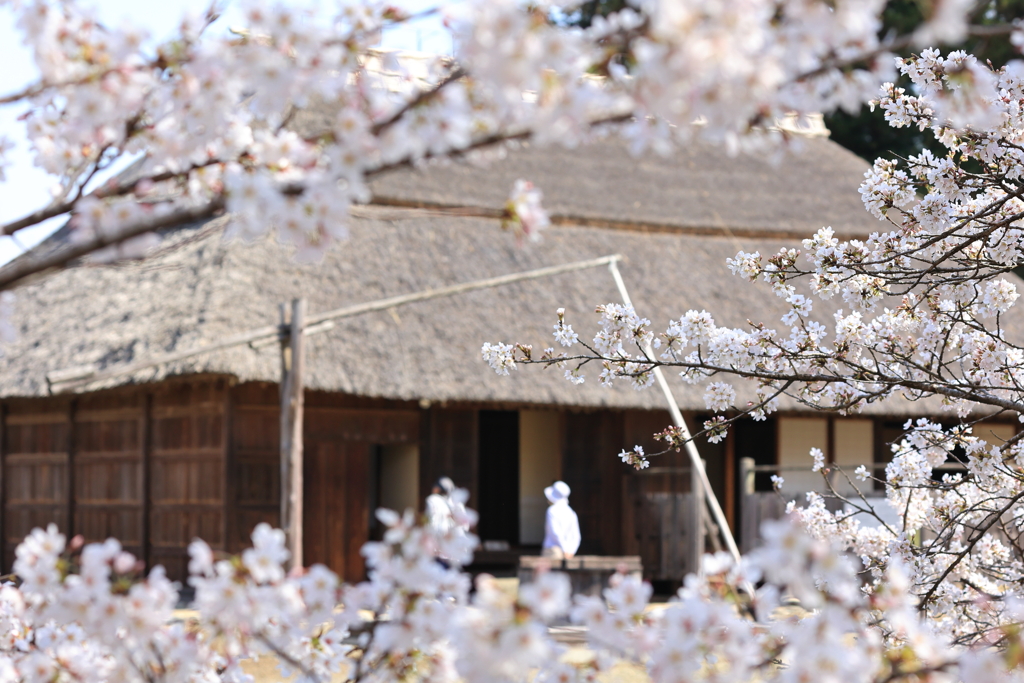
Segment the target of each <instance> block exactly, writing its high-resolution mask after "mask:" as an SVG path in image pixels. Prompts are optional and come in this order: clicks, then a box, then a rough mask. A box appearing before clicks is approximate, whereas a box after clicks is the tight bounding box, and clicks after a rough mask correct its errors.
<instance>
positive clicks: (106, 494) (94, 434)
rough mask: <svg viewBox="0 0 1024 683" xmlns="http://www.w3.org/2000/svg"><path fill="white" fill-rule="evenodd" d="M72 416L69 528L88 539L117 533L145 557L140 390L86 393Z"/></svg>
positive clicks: (143, 405) (143, 410)
mask: <svg viewBox="0 0 1024 683" xmlns="http://www.w3.org/2000/svg"><path fill="white" fill-rule="evenodd" d="M72 417H73V424H74V439H73V453H72V482H71V487H72V490H73V492H74V495H73V497H72V499H71V502H72V504H73V514H72V519H73V532H74V533H76V534H82V536H83V537H84V539H85V541H86V542H87V543H93V542H98V541H104V540H106V539H108V538H116V539H117V540H119V541H120V542H121V544H122V545H123V546H124V549H125V550H127V551H128V552H130V553H132V554H134V555H135V556H136V557H139V558H144V557H145V554H146V547H145V499H146V496H145V478H144V460H145V448H144V445H145V437H146V433H145V432H146V397H145V395H143V394H141V393H130V394H125V393H118V394H112V395H111V394H106V395H104V394H99V395H95V394H93V395H86V396H83V397H81V398H79V399H77V400H76V402H75V408H74V413H73V416H72Z"/></svg>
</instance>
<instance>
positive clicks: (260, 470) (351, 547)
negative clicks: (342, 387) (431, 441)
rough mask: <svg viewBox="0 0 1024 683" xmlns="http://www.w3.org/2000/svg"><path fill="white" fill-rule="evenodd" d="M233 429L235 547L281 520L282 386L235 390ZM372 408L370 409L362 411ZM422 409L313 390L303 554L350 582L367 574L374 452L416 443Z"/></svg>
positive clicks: (307, 414) (305, 437) (308, 422)
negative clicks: (263, 524) (264, 524)
mask: <svg viewBox="0 0 1024 683" xmlns="http://www.w3.org/2000/svg"><path fill="white" fill-rule="evenodd" d="M230 402H231V429H230V446H229V458H230V463H229V471H230V473H231V474H230V476H229V483H230V485H231V487H232V497H231V498H230V504H229V506H228V513H229V516H230V517H231V518H232V519H233V521H232V525H231V529H232V531H231V534H230V539H229V549H230V550H231V551H232V552H238V551H239V550H241V549H242V548H245V547H246V546H248V545H249V535H250V534H251V532H252V529H253V527H255V526H256V524H258V523H260V522H267V523H268V524H274V525H276V524H277V523H278V519H279V516H280V502H279V501H280V492H281V483H280V467H279V457H280V454H279V446H278V433H279V429H280V422H279V420H278V410H279V398H278V387H277V385H276V384H265V383H251V384H241V385H238V386H236V387H233V388H232V389H231V392H230ZM364 404H369V407H364V408H360V407H358V406H360V405H364ZM419 437H420V424H419V411H418V410H416V409H413V408H409V407H407V406H405V405H402V404H399V405H396V406H389V405H387V404H383V403H382V402H380V401H372V400H365V401H360V400H358V399H355V400H353V399H352V398H351V397H345V396H338V395H330V394H323V393H321V392H307V395H306V408H305V423H304V429H303V441H304V449H303V450H304V452H305V455H304V472H303V474H304V482H305V491H304V509H303V518H304V529H303V539H304V540H303V556H304V562H305V564H307V565H310V564H315V563H321V564H324V565H326V566H328V567H330V568H331V569H332V570H334V571H336V572H337V573H338V574H339V575H341V576H342V577H343V578H345V580H348V581H358V580H360V579H362V578H363V576H364V574H365V569H364V566H363V558H362V555H361V554H360V549H361V548H362V546H363V544H364V543H365V542H366V541H367V540H369V530H370V515H371V510H370V508H369V501H370V496H369V490H368V489H369V485H370V471H369V468H370V452H371V449H372V448H373V447H375V446H384V445H388V444H396V443H416V442H418V440H419Z"/></svg>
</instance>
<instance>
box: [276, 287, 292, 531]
mask: <svg viewBox="0 0 1024 683" xmlns="http://www.w3.org/2000/svg"><path fill="white" fill-rule="evenodd" d="M278 311H279V313H280V316H281V318H280V319H281V329H284V328H285V326H286V325H287V324H288V307H287V305H286V304H281V305H280V306H279V308H278ZM291 368H292V349H291V335H288V336H287V337H282V338H281V383H280V384H279V385H278V388H279V389H280V406H281V410H280V414H279V420H280V424H279V429H278V432H279V433H280V444H281V453H280V466H281V483H280V491H279V494H278V496H279V498H280V500H279V501H278V505H280V508H281V510H280V519H278V521H277V526H278V528H280V529H284V530H285V531H287V530H288V499H289V495H290V492H291V488H290V487H289V484H288V465H289V463H290V462H291V452H292V430H291V423H290V422H289V416H290V413H291V411H289V410H288V397H289V396H291V392H290V391H289V388H288V387H289V384H291V381H292V378H291Z"/></svg>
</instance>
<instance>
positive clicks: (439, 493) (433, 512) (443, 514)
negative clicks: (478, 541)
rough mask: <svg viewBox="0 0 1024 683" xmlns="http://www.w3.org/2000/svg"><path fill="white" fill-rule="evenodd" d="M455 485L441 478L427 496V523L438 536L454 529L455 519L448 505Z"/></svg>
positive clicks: (446, 478) (445, 478) (449, 480)
mask: <svg viewBox="0 0 1024 683" xmlns="http://www.w3.org/2000/svg"><path fill="white" fill-rule="evenodd" d="M454 490H455V484H454V483H453V482H452V480H451V479H449V478H448V477H441V478H440V479H438V480H437V483H436V484H434V488H433V489H432V490H431V492H430V495H429V496H427V523H428V524H429V525H430V528H431V529H433V530H434V531H435V532H437V533H438V534H446V533H448V532H449V531H450V530H451V529H452V528H454V527H455V518H454V516H453V515H452V508H451V505H449V502H448V501H449V498H450V496H451V492H452V491H454Z"/></svg>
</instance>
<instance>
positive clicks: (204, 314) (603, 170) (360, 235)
mask: <svg viewBox="0 0 1024 683" xmlns="http://www.w3.org/2000/svg"><path fill="white" fill-rule="evenodd" d="M623 154H624V151H623V150H622V148H621V147H620V146H619V145H618V143H613V142H608V143H602V144H599V145H596V146H594V147H592V148H587V149H585V150H579V151H572V152H570V151H565V150H548V151H546V152H544V154H543V155H542V154H541V153H540V152H538V151H536V150H531V149H523V150H519V151H516V152H514V153H512V154H510V158H509V159H508V160H506V161H505V162H503V163H498V164H495V165H493V166H492V167H490V168H488V169H483V170H481V169H477V168H474V167H468V166H465V165H459V164H454V165H449V166H437V167H429V168H427V169H425V170H420V171H403V172H400V173H396V174H395V175H393V176H390V177H387V178H384V179H382V180H381V181H379V182H377V183H376V184H375V186H374V190H375V192H376V193H377V194H378V195H380V196H384V195H388V196H392V197H393V198H395V199H399V200H402V201H405V202H408V203H416V202H420V201H422V202H428V203H434V204H452V205H457V206H478V207H488V208H500V207H501V206H502V205H503V203H504V200H505V197H506V195H507V192H508V189H509V187H510V185H511V180H509V179H513V180H514V178H516V177H520V176H523V175H528V176H532V177H533V178H534V179H535V180H537V181H538V182H539V183H540V184H542V185H543V187H544V191H545V193H546V195H547V197H548V201H547V203H548V204H549V206H551V208H552V210H554V211H555V212H558V211H562V212H563V213H564V215H567V216H570V215H579V216H580V217H581V219H580V221H579V222H584V223H586V222H587V221H586V218H587V216H591V215H592V216H598V215H606V216H611V217H612V218H613V219H614V221H618V220H620V219H621V220H625V221H631V220H634V219H637V220H639V221H641V222H643V221H650V222H667V221H676V223H677V224H678V225H680V226H682V228H683V229H681V230H675V231H671V230H669V231H658V230H653V231H646V232H645V231H643V230H640V231H638V230H629V229H612V228H602V227H593V226H587V227H580V226H578V225H576V226H574V225H560V226H557V227H553V228H551V229H549V230H548V231H547V232H546V236H545V239H544V241H543V242H542V243H541V244H535V245H527V246H524V247H518V246H517V245H516V243H515V240H514V238H513V237H512V236H511V235H510V234H508V233H506V232H502V231H501V229H500V224H499V221H497V220H495V219H491V218H480V217H469V216H452V215H444V214H443V213H442V212H438V211H435V210H428V209H411V208H395V207H364V208H361V209H360V210H359V211H360V214H361V217H359V218H355V219H354V220H353V222H352V226H351V231H352V237H351V239H350V240H349V241H348V242H346V243H344V244H342V245H341V246H339V247H337V248H335V249H334V250H332V251H331V252H329V253H328V254H327V255H326V257H325V258H324V260H323V261H322V262H321V263H318V264H313V265H302V264H298V263H296V262H295V261H294V260H293V259H291V257H290V255H289V253H288V251H286V250H285V249H283V248H282V247H279V246H278V245H277V244H275V243H273V242H270V241H266V242H261V243H257V244H254V245H246V244H242V243H239V242H225V241H224V240H223V239H222V228H223V225H224V224H225V222H226V221H227V220H228V219H227V218H220V219H217V220H214V221H210V222H207V223H205V224H203V225H198V226H196V225H193V226H185V227H183V228H180V229H178V230H176V231H173V232H172V233H171V234H170V235H169V236H168V238H167V239H166V241H165V243H164V245H163V246H162V247H161V248H160V249H159V251H158V252H157V254H156V255H154V256H153V257H151V258H149V259H147V260H146V261H144V262H141V263H127V264H118V265H106V266H95V265H92V266H90V265H77V266H75V267H72V268H69V269H67V270H65V271H63V272H59V273H56V274H54V275H52V276H49V277H46V278H42V279H41V280H39V281H37V282H35V283H33V284H30V285H27V286H25V287H22V288H21V289H19V290H18V302H17V313H16V315H15V321H14V322H15V324H16V326H17V328H18V330H19V336H18V339H17V340H16V341H15V342H14V343H12V344H10V345H7V346H6V347H5V355H4V357H3V358H2V360H0V395H3V396H40V395H45V394H46V392H47V385H46V381H45V377H46V374H47V373H48V372H52V371H56V370H63V369H67V368H70V367H76V366H83V365H90V364H96V365H98V366H99V367H101V368H110V367H116V366H118V365H120V364H124V363H127V362H130V361H133V360H141V359H145V358H148V357H150V356H154V355H159V354H164V353H168V352H172V351H179V350H184V349H190V348H193V347H195V346H198V345H202V344H207V343H210V342H213V341H216V340H219V339H221V338H223V337H225V336H227V335H232V334H237V333H240V332H244V331H246V330H249V329H252V328H256V327H261V326H264V325H268V324H274V323H276V322H277V320H278V305H279V304H280V303H282V302H287V301H289V300H290V299H292V298H293V297H297V296H303V297H306V298H307V299H308V310H309V312H310V314H316V313H319V312H323V311H326V310H329V309H334V308H339V307H342V306H346V305H351V304H355V303H359V302H365V301H372V300H375V299H379V298H382V297H386V296H394V295H398V294H405V293H412V292H417V291H420V290H423V289H428V288H435V287H442V286H446V285H451V284H455V283H460V282H468V281H472V280H477V279H481V278H485V277H491V276H496V275H504V274H509V273H515V272H520V271H525V270H530V269H533V268H538V267H542V266H546V265H557V264H562V263H567V262H571V261H578V260H582V259H587V258H593V257H597V256H603V255H607V254H614V253H621V254H623V255H624V256H625V257H626V261H625V262H624V263H623V264H622V265H621V270H622V273H623V277H624V278H625V280H626V283H627V286H628V287H629V288H630V291H631V294H632V297H633V299H634V302H635V303H636V305H637V308H638V310H639V311H640V312H641V314H643V315H645V316H647V317H649V318H650V319H651V320H652V321H654V323H655V326H656V328H658V329H664V327H665V325H666V324H667V322H668V320H669V319H670V318H677V317H678V316H680V315H681V314H683V313H684V312H685V311H686V310H687V309H689V308H697V309H707V310H708V311H711V312H712V313H713V314H715V316H716V318H717V320H718V321H719V322H720V323H722V324H729V325H744V324H745V323H746V321H747V320H748V319H749V320H754V321H765V322H767V323H769V324H773V325H777V324H778V323H777V321H778V319H779V316H780V315H781V314H782V312H783V311H784V309H783V307H782V306H781V305H780V304H781V302H780V300H779V299H777V297H775V296H774V295H773V294H772V293H771V291H770V289H769V288H768V287H766V286H764V285H757V286H750V285H747V284H745V283H743V282H742V281H741V280H739V279H738V278H735V277H733V276H732V275H730V274H729V272H728V269H727V267H726V265H725V259H726V258H727V257H729V256H732V255H734V254H735V253H736V252H737V251H738V250H740V249H743V250H746V251H753V250H759V251H760V252H761V253H762V254H766V253H771V252H774V251H777V250H778V249H779V248H780V247H782V246H790V247H792V246H797V242H796V240H795V239H793V238H787V239H774V238H773V239H765V238H763V237H762V238H751V237H738V236H737V234H736V232H737V231H736V230H731V229H730V230H722V231H720V232H719V234H717V235H702V234H693V233H692V232H690V231H689V230H687V229H686V226H687V225H690V224H691V223H694V222H697V223H699V222H701V221H710V220H711V218H709V217H714V216H718V217H722V218H723V219H724V217H728V219H729V221H731V222H730V223H729V226H730V228H731V227H733V226H740V227H742V226H746V227H747V228H750V229H751V230H753V229H755V228H756V227H757V226H766V227H765V230H767V231H768V233H769V234H774V232H775V229H778V232H780V233H785V232H789V231H792V230H799V231H805V232H810V231H812V230H813V229H815V228H817V227H819V226H820V225H821V224H822V223H829V222H830V223H832V225H834V226H837V227H838V226H839V225H845V226H855V227H856V230H857V231H861V230H862V229H864V230H863V231H865V232H866V229H865V228H866V227H867V225H868V224H869V223H870V224H871V225H877V224H875V223H874V222H873V221H872V220H871V219H870V217H867V214H866V213H865V212H864V211H863V209H862V208H860V206H859V201H858V199H857V195H856V186H857V183H858V182H859V178H860V176H861V174H862V173H863V170H864V169H865V167H866V165H865V164H864V163H863V162H861V161H857V160H852V159H850V158H849V157H850V155H849V154H848V153H847V152H845V151H843V150H841V149H839V148H838V146H836V145H835V144H833V143H831V142H828V141H825V140H809V141H808V142H807V149H806V151H805V153H804V154H803V156H800V157H796V158H795V159H793V160H787V161H785V162H784V164H783V165H782V166H780V167H778V168H776V169H772V170H769V169H770V167H768V166H765V165H764V162H763V161H760V160H757V159H749V158H740V159H723V158H722V156H721V155H720V154H710V153H707V154H704V153H703V152H700V150H699V148H697V147H694V148H693V149H691V150H689V151H688V152H686V153H684V154H682V155H681V156H680V157H679V159H677V160H676V161H673V162H670V161H667V160H663V159H657V158H648V157H644V158H641V159H639V160H631V159H629V158H628V157H624V156H623ZM612 162H614V163H612ZM673 164H674V166H673ZM670 166H671V167H672V168H674V169H675V170H671V171H670V170H666V169H669V167H670ZM801 169H803V170H801ZM791 171H792V172H794V173H801V174H802V175H798V176H796V177H795V178H794V177H790V176H788V175H787V174H789V173H790V172H791ZM810 176H813V177H815V178H816V179H817V180H818V181H819V182H815V183H814V184H811V179H810ZM801 178H803V180H800V179H801ZM506 181H508V182H507V183H506ZM850 195H852V197H851V196H850ZM634 197H636V199H633V198H634ZM635 202H639V206H636V207H633V204H634V203H635ZM823 217H824V218H823ZM614 221H613V222H614ZM566 222H567V223H568V222H571V221H568V220H567V221H566ZM694 224H696V223H694ZM773 226H774V227H773ZM768 228H772V230H768ZM851 229H852V228H851ZM53 242H59V238H56V237H55V240H53ZM44 248H54V245H53V243H51V244H50V245H49V246H44ZM618 300H619V296H618V293H617V291H616V289H615V286H614V283H613V281H612V278H611V276H610V275H609V273H608V272H607V270H606V269H605V268H598V269H593V270H590V271H585V272H577V273H571V274H564V275H559V276H554V277H550V278H545V279H543V280H536V281H530V282H524V283H519V284H514V285H509V286H504V287H501V288H498V289H492V290H487V291H478V292H473V293H469V294H463V295H458V296H455V297H451V298H447V299H438V300H433V301H429V302H423V303H416V304H411V305H408V306H404V307H402V308H399V309H396V310H394V311H392V312H383V313H373V314H368V315H364V316H362V317H359V318H353V319H348V320H343V321H340V322H338V323H337V326H336V327H335V328H334V329H333V330H332V331H330V332H327V333H323V334H319V335H316V336H312V337H310V339H309V354H308V358H309V365H308V367H309V376H308V379H307V385H308V386H309V387H310V388H312V389H320V390H325V391H336V392H344V393H348V394H354V395H361V396H372V397H384V398H394V399H425V400H429V401H435V402H436V401H442V402H445V401H446V402H503V403H523V404H536V405H565V406H581V407H597V406H609V407H621V408H627V407H629V408H661V407H663V398H662V396H661V395H660V393H659V392H657V391H656V390H650V391H645V392H636V391H633V390H632V389H630V388H629V387H628V386H626V383H625V382H622V383H620V385H619V386H616V387H615V388H613V389H605V388H602V387H600V386H598V384H597V381H596V379H597V374H598V370H597V369H596V368H595V369H594V370H592V371H591V372H590V373H589V374H590V379H589V380H588V382H587V383H586V384H584V385H582V386H572V385H570V384H569V383H568V382H567V381H565V380H564V379H563V378H562V373H561V371H558V370H555V369H551V370H542V369H541V368H539V367H533V368H525V369H520V370H519V371H517V372H515V373H513V376H512V377H510V378H500V377H498V376H496V375H495V374H494V373H493V372H492V371H491V370H490V369H489V368H488V367H487V366H486V364H484V363H483V362H482V361H481V360H480V356H479V349H480V346H481V345H482V344H483V342H485V341H492V342H493V341H505V342H509V341H522V342H525V343H532V344H534V346H535V348H537V349H542V348H544V347H545V346H549V345H552V344H553V340H552V338H551V334H550V332H551V326H552V324H553V323H554V321H555V309H556V308H558V307H565V308H566V310H567V317H568V319H569V320H570V321H571V322H572V323H573V324H574V326H575V327H576V329H577V330H578V331H579V332H580V333H581V336H584V337H586V336H589V335H590V334H592V333H593V331H594V323H595V322H596V316H595V314H594V312H593V308H594V305H595V304H599V303H605V302H609V301H618ZM835 306H838V302H837V303H835ZM833 310H834V307H833V308H830V307H828V306H821V305H820V304H819V305H818V309H817V311H816V317H818V318H819V319H826V318H830V317H831V314H832V311H833ZM1022 336H1024V335H1022ZM201 372H210V373H226V374H230V375H234V376H236V377H237V378H238V379H239V380H240V381H250V380H263V381H271V382H276V381H277V380H278V378H279V372H280V366H279V359H278V352H277V347H276V345H267V346H264V347H262V348H260V349H252V348H249V347H247V346H243V347H237V348H234V349H230V350H224V351H218V352H214V353H209V354H204V355H201V356H198V357H195V358H192V359H189V360H186V361H182V362H179V363H175V364H173V365H170V366H165V367H159V368H156V369H154V370H147V371H144V372H141V373H139V374H138V375H137V376H134V377H126V378H121V379H118V380H115V381H113V382H111V383H109V384H108V385H103V386H110V385H114V384H124V383H128V382H149V381H159V380H160V379H162V378H164V377H167V376H170V375H180V374H189V373H201ZM674 385H675V388H676V394H677V396H678V398H679V400H680V402H681V404H682V405H683V407H684V409H690V410H704V402H703V399H702V390H701V389H700V388H698V387H687V386H685V385H683V384H682V383H681V382H679V381H678V380H676V381H674ZM99 386H100V385H92V386H90V387H88V389H94V388H99ZM790 406H791V407H792V404H790ZM924 408H925V406H922V405H920V404H916V405H911V404H907V403H906V402H902V403H898V404H891V405H890V406H888V407H886V408H881V407H878V408H875V409H874V410H875V411H876V412H877V411H881V412H887V413H890V414H892V413H899V414H913V413H918V414H920V413H922V412H926V411H925V410H924ZM931 409H934V406H931Z"/></svg>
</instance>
